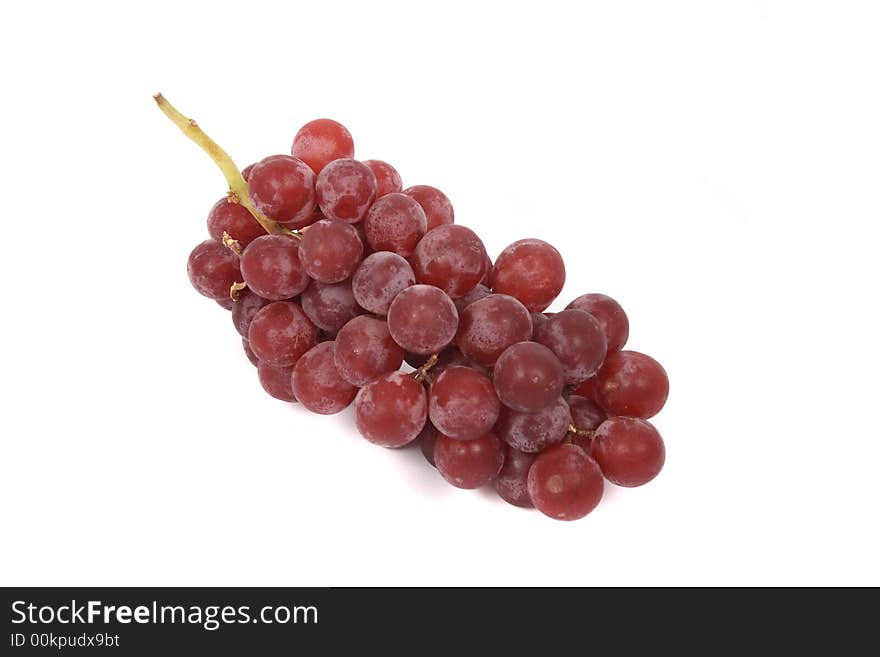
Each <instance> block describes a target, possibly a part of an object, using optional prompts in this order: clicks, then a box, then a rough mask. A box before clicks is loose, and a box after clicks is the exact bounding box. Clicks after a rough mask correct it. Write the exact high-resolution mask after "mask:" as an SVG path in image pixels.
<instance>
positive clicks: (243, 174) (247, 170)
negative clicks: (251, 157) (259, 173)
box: [241, 162, 257, 182]
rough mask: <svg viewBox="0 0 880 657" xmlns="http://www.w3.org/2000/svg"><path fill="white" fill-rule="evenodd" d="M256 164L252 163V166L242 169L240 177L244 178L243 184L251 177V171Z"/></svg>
mask: <svg viewBox="0 0 880 657" xmlns="http://www.w3.org/2000/svg"><path fill="white" fill-rule="evenodd" d="M256 164H257V163H256V162H254V163H253V164H248V165H247V166H246V167H245V168H244V169H242V170H241V177H242V178H244V181H245V182H247V181H248V178H250V177H251V171H253V169H254V166H255V165H256Z"/></svg>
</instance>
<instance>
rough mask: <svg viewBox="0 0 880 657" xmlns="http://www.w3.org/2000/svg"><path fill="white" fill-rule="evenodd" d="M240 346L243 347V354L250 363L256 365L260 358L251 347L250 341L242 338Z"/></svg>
mask: <svg viewBox="0 0 880 657" xmlns="http://www.w3.org/2000/svg"><path fill="white" fill-rule="evenodd" d="M241 346H242V347H243V348H244V355H245V356H247V358H248V360H249V361H251V365H253V366H254V367H256V366H258V365H259V364H260V359H259V358H257V355H256V354H255V353H254V350H253V349H251V343H250V342H248V341H247V339H246V338H242V339H241Z"/></svg>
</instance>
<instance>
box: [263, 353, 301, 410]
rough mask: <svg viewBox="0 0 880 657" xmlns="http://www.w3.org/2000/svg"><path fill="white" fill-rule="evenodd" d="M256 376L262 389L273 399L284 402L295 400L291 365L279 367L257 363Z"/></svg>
mask: <svg viewBox="0 0 880 657" xmlns="http://www.w3.org/2000/svg"><path fill="white" fill-rule="evenodd" d="M257 376H258V377H259V379H260V385H261V386H263V390H265V391H266V392H268V393H269V394H270V395H271V396H272V397H274V398H275V399H280V400H281V401H285V402H295V401H296V395H294V394H293V381H292V377H293V368H292V367H279V366H277V365H270V364H269V363H265V362H261V363H258V364H257Z"/></svg>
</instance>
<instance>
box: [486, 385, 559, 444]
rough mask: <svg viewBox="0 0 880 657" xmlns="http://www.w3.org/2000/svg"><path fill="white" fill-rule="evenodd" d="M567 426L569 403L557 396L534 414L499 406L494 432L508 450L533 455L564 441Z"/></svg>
mask: <svg viewBox="0 0 880 657" xmlns="http://www.w3.org/2000/svg"><path fill="white" fill-rule="evenodd" d="M570 425H571V412H570V411H569V408H568V404H567V403H565V400H564V399H563V398H562V397H559V398H558V399H556V401H554V402H553V403H551V404H549V405H548V406H545V407H544V408H542V409H541V410H539V411H538V412H537V413H520V412H519V411H512V410H510V409H509V408H507V407H502V408H501V414H500V416H499V417H498V423H497V424H496V425H495V431H496V433H497V434H498V437H499V438H501V440H503V441H504V442H506V443H507V444H508V445H510V446H511V447H513V448H515V449H518V450H519V451H521V452H530V453H533V452H540V451H541V450H542V449H544V448H545V447H549V446H550V445H555V444H556V443H561V442H562V441H563V440H565V437H566V436H567V435H568V429H569V426H570Z"/></svg>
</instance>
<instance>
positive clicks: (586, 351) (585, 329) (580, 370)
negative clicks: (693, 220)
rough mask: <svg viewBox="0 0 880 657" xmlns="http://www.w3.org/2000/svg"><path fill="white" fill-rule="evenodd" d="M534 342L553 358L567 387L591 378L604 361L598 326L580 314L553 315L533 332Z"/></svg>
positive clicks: (583, 313) (590, 318)
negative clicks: (553, 356) (546, 349)
mask: <svg viewBox="0 0 880 657" xmlns="http://www.w3.org/2000/svg"><path fill="white" fill-rule="evenodd" d="M534 340H535V341H536V342H539V343H541V344H542V345H544V346H545V347H547V348H548V349H550V351H552V352H553V353H554V354H556V357H557V358H558V359H559V362H560V363H562V370H563V372H564V373H565V382H566V383H567V384H568V385H575V384H578V383H580V382H581V381H585V380H586V379H588V378H589V377H591V376H593V375H594V374H595V373H596V370H598V369H599V366H600V365H602V361H604V360H605V349H606V347H605V333H604V331H602V327H601V326H600V325H599V322H598V321H596V319H595V318H594V317H593V316H592V315H590V314H589V313H585V312H584V311H582V310H563V311H562V312H561V313H556V314H554V315H553V316H552V317H550V318H549V319H548V320H547V321H546V322H544V324H543V325H542V326H541V327H540V328H539V329H538V330H537V331H535V336H534Z"/></svg>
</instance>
